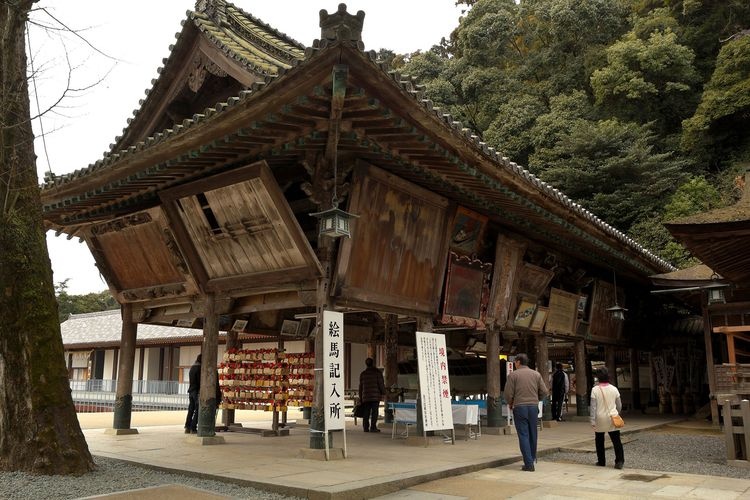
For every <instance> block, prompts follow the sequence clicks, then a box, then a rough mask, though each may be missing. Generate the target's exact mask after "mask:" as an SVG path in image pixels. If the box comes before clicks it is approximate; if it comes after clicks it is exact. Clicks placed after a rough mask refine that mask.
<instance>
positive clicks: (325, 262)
mask: <svg viewBox="0 0 750 500" xmlns="http://www.w3.org/2000/svg"><path fill="white" fill-rule="evenodd" d="M333 243H334V241H333V240H332V239H331V238H329V237H327V236H321V237H320V239H319V241H318V260H319V261H320V265H321V267H322V268H323V277H322V278H320V279H319V280H318V290H317V308H318V318H317V328H316V330H315V385H314V389H313V405H312V410H311V413H310V448H311V449H316V450H322V449H325V438H324V436H323V432H324V431H325V411H324V410H325V409H324V408H323V353H324V352H325V351H324V349H323V337H324V334H325V325H324V324H323V312H324V311H326V310H327V309H328V308H329V307H330V305H331V299H330V296H329V295H328V287H329V284H330V282H331V265H332V264H331V261H332V258H333V257H332V254H333ZM328 445H329V447H331V448H333V434H332V433H329V436H328Z"/></svg>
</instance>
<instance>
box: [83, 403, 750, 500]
mask: <svg viewBox="0 0 750 500" xmlns="http://www.w3.org/2000/svg"><path fill="white" fill-rule="evenodd" d="M111 419H112V415H111V414H94V415H85V414H81V415H79V421H80V422H81V426H82V428H84V432H85V435H86V440H87V442H88V444H89V449H90V450H91V453H92V454H94V455H100V456H106V457H111V458H117V459H121V460H127V461H131V462H136V463H140V464H145V465H147V466H151V467H155V468H159V469H166V470H173V471H179V472H183V473H187V474H194V475H200V476H206V477H215V478H217V479H224V480H231V481H235V482H239V483H243V484H246V485H249V486H255V487H258V488H260V489H265V490H270V491H276V492H279V493H284V494H288V495H295V496H300V497H306V498H313V499H317V498H321V499H322V498H325V499H328V498H335V499H354V498H376V497H378V498H386V499H401V498H404V499H412V498H413V499H424V500H427V499H429V500H433V499H458V498H472V499H484V498H487V499H489V498H492V499H496V498H594V497H596V498H650V497H653V498H656V497H659V498H663V497H690V498H708V497H709V496H710V498H711V499H712V500H718V499H721V498H747V499H748V500H750V479H749V480H737V479H729V478H716V477H712V476H698V475H689V474H674V473H669V474H661V473H655V472H650V471H636V470H628V469H625V470H615V469H612V468H606V469H603V468H601V467H594V466H590V467H588V466H581V465H572V464H557V463H550V462H539V464H538V466H537V472H535V473H528V472H521V471H520V459H521V458H520V453H519V450H518V442H517V438H516V436H515V435H489V434H487V433H484V434H483V435H482V436H481V437H479V438H478V439H470V440H464V439H463V437H462V436H460V435H459V436H458V439H457V441H456V444H454V445H452V444H450V443H444V442H443V440H442V439H441V438H432V439H431V440H430V441H429V445H428V446H424V443H423V440H421V439H418V440H405V439H391V433H390V426H388V425H385V424H384V425H382V429H383V432H382V433H379V434H372V433H364V432H362V431H361V428H355V427H354V425H353V422H349V423H348V426H347V449H348V458H347V459H345V460H332V461H328V462H326V461H325V460H313V459H309V458H302V455H301V452H302V450H306V449H308V447H309V430H308V429H307V428H306V427H292V428H291V430H290V435H289V436H285V437H260V436H258V435H252V434H245V433H236V432H228V433H219V434H218V435H219V436H222V437H224V440H225V444H219V445H212V446H206V445H202V444H201V439H200V438H197V437H195V436H193V435H185V434H184V433H183V428H182V423H183V420H184V412H148V413H145V412H144V413H134V414H133V421H132V425H133V427H134V428H138V430H139V434H137V435H125V436H114V435H109V434H105V431H104V430H105V429H106V428H109V427H111ZM237 421H238V422H242V423H243V424H244V425H245V426H252V427H263V426H266V427H269V428H270V414H268V413H263V412H249V411H238V412H237ZM626 421H627V428H626V429H627V430H626V431H624V434H625V437H627V434H628V433H633V432H637V431H639V430H644V429H648V428H653V427H656V426H660V425H664V424H667V423H670V422H674V419H669V418H663V417H658V416H641V415H628V416H627V418H626ZM457 434H458V433H457ZM592 441H593V435H592V432H591V427H590V426H589V424H588V422H587V421H572V422H562V423H560V424H558V425H556V426H555V427H552V428H545V429H544V430H543V431H542V432H540V434H539V455H540V456H541V455H543V454H544V453H549V452H553V451H556V450H557V449H560V448H580V447H582V446H591V444H592ZM342 444H343V443H342V435H341V433H337V434H335V437H334V446H335V447H337V448H340V447H341V446H342ZM626 466H627V464H626ZM709 492H710V495H709ZM132 498H136V497H135V496H133V497H132Z"/></svg>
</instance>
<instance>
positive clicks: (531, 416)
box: [513, 405, 539, 467]
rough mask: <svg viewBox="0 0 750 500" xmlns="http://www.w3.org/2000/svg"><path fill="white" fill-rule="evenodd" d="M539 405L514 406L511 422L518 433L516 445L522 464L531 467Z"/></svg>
mask: <svg viewBox="0 0 750 500" xmlns="http://www.w3.org/2000/svg"><path fill="white" fill-rule="evenodd" d="M538 418H539V407H538V406H537V405H533V406H531V405H529V406H514V407H513V424H515V426H516V433H517V434H518V446H519V448H521V455H523V464H524V465H525V466H526V467H532V466H533V465H534V461H535V460H536V441H537V429H536V425H537V420H538Z"/></svg>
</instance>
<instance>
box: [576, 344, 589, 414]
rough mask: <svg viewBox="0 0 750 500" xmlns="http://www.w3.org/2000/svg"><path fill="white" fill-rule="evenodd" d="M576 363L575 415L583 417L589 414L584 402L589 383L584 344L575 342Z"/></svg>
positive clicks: (586, 404) (587, 403)
mask: <svg viewBox="0 0 750 500" xmlns="http://www.w3.org/2000/svg"><path fill="white" fill-rule="evenodd" d="M575 362H576V415H578V416H579V417H585V416H588V414H589V402H588V401H587V400H586V394H587V389H588V386H589V382H588V380H587V377H586V362H587V361H586V342H585V341H584V340H582V339H581V340H576V341H575Z"/></svg>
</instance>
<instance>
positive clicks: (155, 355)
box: [143, 347, 161, 380]
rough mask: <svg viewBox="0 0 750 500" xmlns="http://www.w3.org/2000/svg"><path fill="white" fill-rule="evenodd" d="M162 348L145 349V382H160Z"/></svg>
mask: <svg viewBox="0 0 750 500" xmlns="http://www.w3.org/2000/svg"><path fill="white" fill-rule="evenodd" d="M160 353H161V348H159V347H148V348H146V349H145V356H144V358H143V359H144V361H143V380H159V357H160Z"/></svg>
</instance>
